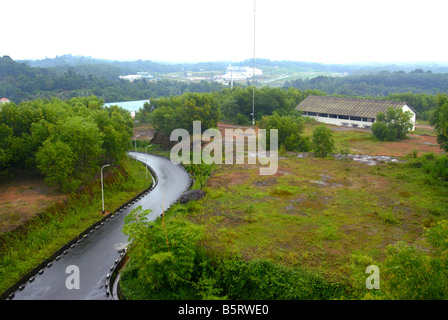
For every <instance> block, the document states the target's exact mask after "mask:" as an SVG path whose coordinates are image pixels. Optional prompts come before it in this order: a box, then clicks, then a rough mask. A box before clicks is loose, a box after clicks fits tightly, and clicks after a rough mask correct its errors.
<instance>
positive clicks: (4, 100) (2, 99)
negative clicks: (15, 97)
mask: <svg viewBox="0 0 448 320" xmlns="http://www.w3.org/2000/svg"><path fill="white" fill-rule="evenodd" d="M0 101H3V102H9V100H8V99H6V98H1V99H0Z"/></svg>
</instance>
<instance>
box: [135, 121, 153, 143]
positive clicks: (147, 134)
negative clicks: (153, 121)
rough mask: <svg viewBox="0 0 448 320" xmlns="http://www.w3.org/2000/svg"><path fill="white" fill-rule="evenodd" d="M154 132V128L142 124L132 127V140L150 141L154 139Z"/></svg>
mask: <svg viewBox="0 0 448 320" xmlns="http://www.w3.org/2000/svg"><path fill="white" fill-rule="evenodd" d="M155 132H156V131H155V130H154V128H153V127H152V126H151V125H149V124H146V123H145V124H142V125H138V126H135V127H134V136H133V137H132V139H134V138H135V137H137V140H145V141H151V139H152V138H153V137H154V133H155Z"/></svg>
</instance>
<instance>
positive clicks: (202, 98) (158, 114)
mask: <svg viewBox="0 0 448 320" xmlns="http://www.w3.org/2000/svg"><path fill="white" fill-rule="evenodd" d="M136 117H137V119H138V120H139V121H140V122H151V123H152V125H153V126H154V128H155V129H156V131H158V132H159V133H162V134H163V136H164V137H165V138H168V139H169V137H170V134H171V132H172V131H173V130H174V129H178V128H179V129H181V128H182V129H186V130H187V131H188V132H189V133H193V121H201V130H202V132H203V131H205V130H207V129H209V128H215V127H217V124H218V120H219V117H220V105H219V101H217V99H216V98H215V97H214V96H213V95H212V94H210V93H193V92H187V93H184V94H183V95H181V96H171V97H167V98H161V99H158V100H155V99H151V100H150V103H146V104H145V105H144V107H143V108H142V109H141V110H140V112H138V113H137V115H136Z"/></svg>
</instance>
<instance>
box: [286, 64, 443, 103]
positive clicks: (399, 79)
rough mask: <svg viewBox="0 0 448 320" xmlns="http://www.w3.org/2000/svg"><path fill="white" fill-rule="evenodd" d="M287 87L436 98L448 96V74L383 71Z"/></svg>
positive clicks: (302, 81)
mask: <svg viewBox="0 0 448 320" xmlns="http://www.w3.org/2000/svg"><path fill="white" fill-rule="evenodd" d="M286 86H291V87H295V88H299V89H301V90H306V89H318V90H321V91H324V92H326V93H327V94H341V95H348V96H371V97H379V96H388V95H389V94H392V93H406V92H413V93H426V94H432V95H435V94H437V93H446V92H448V73H432V72H430V71H426V72H425V71H423V70H422V69H416V70H414V71H412V72H408V73H406V72H404V71H398V72H389V71H382V72H379V73H374V74H358V73H356V74H352V75H349V76H347V77H325V76H320V77H316V78H312V79H297V80H292V81H289V82H287V83H286Z"/></svg>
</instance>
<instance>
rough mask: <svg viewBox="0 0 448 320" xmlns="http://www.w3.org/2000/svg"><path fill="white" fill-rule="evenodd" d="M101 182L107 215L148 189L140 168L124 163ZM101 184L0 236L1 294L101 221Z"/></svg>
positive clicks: (147, 183)
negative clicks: (21, 226)
mask: <svg viewBox="0 0 448 320" xmlns="http://www.w3.org/2000/svg"><path fill="white" fill-rule="evenodd" d="M109 170H110V171H111V172H112V171H113V172H112V174H110V175H108V176H107V177H106V178H105V179H104V199H105V209H106V211H113V210H114V209H115V208H117V207H119V206H120V205H121V204H122V203H124V202H126V201H127V200H129V199H131V198H132V197H134V196H135V195H136V194H138V193H139V192H141V191H142V190H144V189H146V188H148V187H149V185H150V184H151V181H152V180H150V181H149V182H148V180H146V171H145V170H144V166H143V164H141V163H140V162H137V161H135V160H131V159H127V160H125V161H123V162H122V164H121V165H120V166H117V167H113V168H109ZM101 209H102V201H101V181H94V182H93V183H92V184H91V185H90V186H88V187H86V188H84V189H83V190H82V191H81V192H78V193H76V194H72V195H71V196H70V197H69V199H68V200H67V201H66V202H65V203H56V204H55V205H53V206H51V207H49V208H47V209H46V210H45V211H44V212H42V214H41V215H40V216H37V217H35V218H33V219H31V220H30V221H29V223H27V225H26V226H25V227H23V228H19V229H16V230H14V231H10V232H6V233H3V234H1V235H0V292H3V291H4V290H6V289H7V288H9V287H10V286H11V285H13V284H14V283H15V282H17V281H18V280H20V278H21V277H23V276H24V275H25V274H26V273H27V272H29V271H30V270H31V269H33V268H34V267H35V266H36V265H38V264H39V263H40V262H42V261H43V260H45V259H46V258H47V257H48V256H50V255H51V254H52V253H53V252H55V251H56V250H58V249H59V248H60V247H61V246H62V245H64V244H65V243H67V242H68V241H70V240H71V239H73V238H75V237H76V236H77V235H78V234H79V233H81V232H82V231H83V230H85V229H86V228H88V227H89V226H90V225H92V224H94V223H95V222H97V221H98V220H100V219H101V218H102V213H101Z"/></svg>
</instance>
